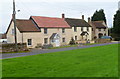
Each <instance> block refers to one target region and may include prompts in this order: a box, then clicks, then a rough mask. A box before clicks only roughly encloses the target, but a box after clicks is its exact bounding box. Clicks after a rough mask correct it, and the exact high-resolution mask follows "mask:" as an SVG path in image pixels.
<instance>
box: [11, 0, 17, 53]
mask: <svg viewBox="0 0 120 79" xmlns="http://www.w3.org/2000/svg"><path fill="white" fill-rule="evenodd" d="M12 19H13V22H14V38H15V47H16V51H18V46H17V32H16V11H15V0H13V18H12Z"/></svg>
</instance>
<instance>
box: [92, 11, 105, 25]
mask: <svg viewBox="0 0 120 79" xmlns="http://www.w3.org/2000/svg"><path fill="white" fill-rule="evenodd" d="M91 20H92V21H104V22H105V23H106V17H105V13H104V10H103V9H100V10H99V11H97V10H96V12H95V13H94V14H93V16H92V17H91Z"/></svg>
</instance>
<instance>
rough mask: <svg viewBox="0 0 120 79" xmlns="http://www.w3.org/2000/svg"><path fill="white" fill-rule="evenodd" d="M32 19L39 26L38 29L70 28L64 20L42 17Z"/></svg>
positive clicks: (32, 17)
mask: <svg viewBox="0 0 120 79" xmlns="http://www.w3.org/2000/svg"><path fill="white" fill-rule="evenodd" d="M31 19H32V20H34V22H35V23H36V24H37V25H38V27H53V28H56V27H57V28H59V27H64V28H67V27H70V26H69V25H68V24H67V22H66V21H64V19H62V18H51V17H41V16H31Z"/></svg>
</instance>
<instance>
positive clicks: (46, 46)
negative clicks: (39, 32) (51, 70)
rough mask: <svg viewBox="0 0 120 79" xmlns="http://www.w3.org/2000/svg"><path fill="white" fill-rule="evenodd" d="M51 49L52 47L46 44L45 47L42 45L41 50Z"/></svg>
mask: <svg viewBox="0 0 120 79" xmlns="http://www.w3.org/2000/svg"><path fill="white" fill-rule="evenodd" d="M51 47H53V45H52V44H47V45H43V46H42V49H48V48H51Z"/></svg>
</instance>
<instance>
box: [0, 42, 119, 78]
mask: <svg viewBox="0 0 120 79" xmlns="http://www.w3.org/2000/svg"><path fill="white" fill-rule="evenodd" d="M2 66H3V70H2V71H3V73H2V74H3V77H117V76H118V44H112V45H106V46H98V47H91V48H85V49H77V50H70V51H62V52H55V53H46V54H39V55H33V56H26V57H18V58H11V59H3V60H2Z"/></svg>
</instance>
